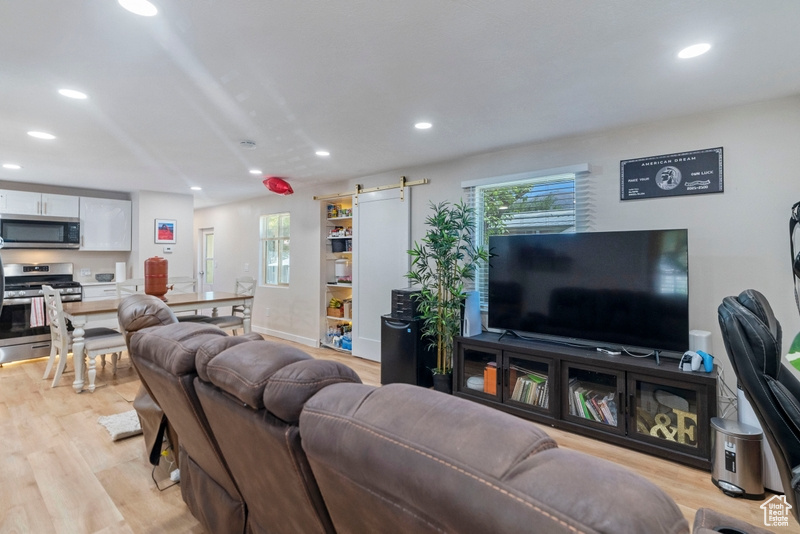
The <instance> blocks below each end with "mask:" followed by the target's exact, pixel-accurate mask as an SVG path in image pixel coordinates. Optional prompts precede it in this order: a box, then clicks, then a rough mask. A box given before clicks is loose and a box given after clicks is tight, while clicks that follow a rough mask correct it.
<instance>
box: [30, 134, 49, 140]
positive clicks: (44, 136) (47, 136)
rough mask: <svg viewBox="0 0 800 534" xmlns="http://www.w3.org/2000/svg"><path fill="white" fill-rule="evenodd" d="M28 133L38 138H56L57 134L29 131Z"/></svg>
mask: <svg viewBox="0 0 800 534" xmlns="http://www.w3.org/2000/svg"><path fill="white" fill-rule="evenodd" d="M28 135H30V136H31V137H35V138H36V139H48V140H49V139H55V138H56V136H55V135H53V134H49V133H47V132H28Z"/></svg>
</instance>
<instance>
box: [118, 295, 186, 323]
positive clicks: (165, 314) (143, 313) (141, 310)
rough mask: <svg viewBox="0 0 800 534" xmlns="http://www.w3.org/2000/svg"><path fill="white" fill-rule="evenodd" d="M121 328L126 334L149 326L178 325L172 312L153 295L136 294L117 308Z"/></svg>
mask: <svg viewBox="0 0 800 534" xmlns="http://www.w3.org/2000/svg"><path fill="white" fill-rule="evenodd" d="M117 319H118V321H119V326H120V328H122V330H123V331H125V332H136V331H138V330H141V329H142V328H147V327H149V326H163V325H168V324H172V323H177V322H178V319H177V318H176V317H175V314H174V313H172V310H171V309H169V307H168V306H167V305H166V304H164V302H162V301H161V299H158V298H156V297H154V296H152V295H143V294H136V295H131V296H129V297H126V298H125V299H124V300H123V301H122V302H120V304H119V306H118V307H117Z"/></svg>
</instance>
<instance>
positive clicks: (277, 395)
mask: <svg viewBox="0 0 800 534" xmlns="http://www.w3.org/2000/svg"><path fill="white" fill-rule="evenodd" d="M343 382H350V383H354V384H360V383H361V379H360V378H359V377H358V375H357V374H356V372H355V371H353V370H352V369H350V368H349V367H346V366H344V365H342V364H340V363H338V362H334V361H331V360H304V361H299V362H295V363H291V364H289V365H287V366H286V367H284V368H282V369H279V370H278V371H277V372H275V374H273V375H272V376H271V377H270V378H269V380H268V381H267V384H266V386H265V387H264V407H265V408H266V409H267V410H269V411H270V412H272V413H273V414H274V415H275V416H276V417H278V418H280V419H282V420H284V421H286V422H287V423H291V424H297V423H298V422H299V421H300V412H301V411H302V410H303V406H304V405H305V404H306V401H308V399H310V398H311V397H312V396H313V395H314V394H316V393H317V392H318V391H319V390H321V389H322V388H324V387H326V386H329V385H331V384H338V383H343Z"/></svg>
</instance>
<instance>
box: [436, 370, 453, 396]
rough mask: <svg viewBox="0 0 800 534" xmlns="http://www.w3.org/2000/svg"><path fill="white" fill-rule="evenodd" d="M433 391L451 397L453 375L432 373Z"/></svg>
mask: <svg viewBox="0 0 800 534" xmlns="http://www.w3.org/2000/svg"><path fill="white" fill-rule="evenodd" d="M433 389H434V390H435V391H441V392H442V393H447V394H448V395H452V393H453V373H452V372H450V373H446V374H441V373H434V374H433Z"/></svg>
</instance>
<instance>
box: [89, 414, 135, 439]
mask: <svg viewBox="0 0 800 534" xmlns="http://www.w3.org/2000/svg"><path fill="white" fill-rule="evenodd" d="M97 422H98V423H100V424H101V425H103V426H104V427H105V428H106V430H108V433H109V434H111V441H117V440H120V439H124V438H129V437H131V436H138V435H139V434H141V433H142V425H141V424H139V416H138V415H136V410H131V411H129V412H122V413H118V414H115V415H101V416H100V417H98V418H97Z"/></svg>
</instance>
